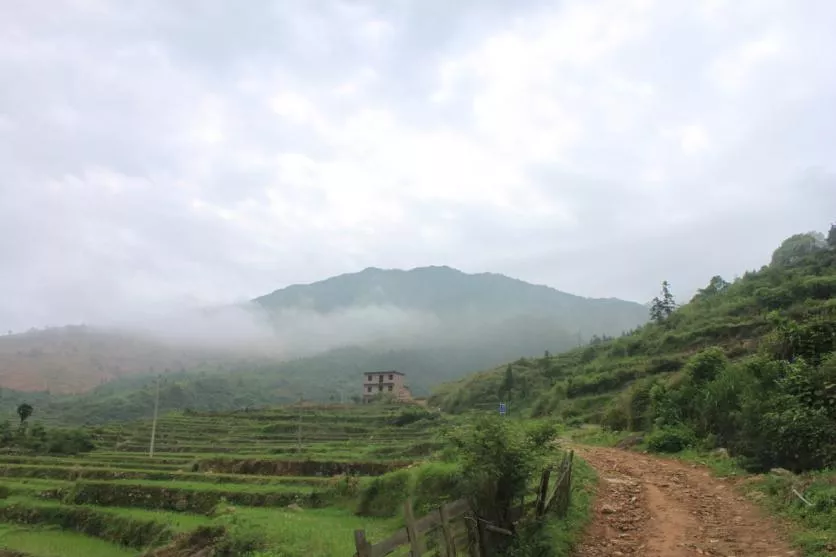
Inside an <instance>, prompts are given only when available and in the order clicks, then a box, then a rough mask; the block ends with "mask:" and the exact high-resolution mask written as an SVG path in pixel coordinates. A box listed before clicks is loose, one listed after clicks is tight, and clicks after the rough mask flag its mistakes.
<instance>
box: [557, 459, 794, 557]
mask: <svg viewBox="0 0 836 557" xmlns="http://www.w3.org/2000/svg"><path fill="white" fill-rule="evenodd" d="M574 448H575V450H576V452H577V453H578V454H579V455H580V456H581V457H583V458H584V459H585V460H586V461H587V462H589V463H590V464H591V465H592V466H593V467H594V468H595V469H596V470H597V471H598V475H599V478H600V485H599V491H598V498H597V500H596V503H595V511H594V512H595V515H594V518H593V522H592V524H591V526H590V528H589V530H588V532H587V534H586V536H585V538H584V541H583V543H581V544H580V546H579V547H578V548H577V550H576V552H575V555H576V557H604V556H607V557H609V556H619V555H640V556H642V557H645V556H646V557H685V556H687V557H693V556H694V555H717V556H719V555H722V556H726V557H732V556H734V557H787V556H791V555H796V556H797V555H800V553H799V552H796V551H793V550H791V549H790V546H789V544H788V543H786V542H785V541H784V540H783V539H782V538H781V534H780V532H781V531H780V528H778V526H777V524H776V523H774V522H773V521H771V520H770V519H769V518H768V517H765V516H764V515H763V513H761V512H759V510H758V509H757V508H756V507H755V506H754V505H753V504H752V503H751V502H749V501H747V500H746V499H745V498H744V497H742V496H741V495H738V494H737V493H735V492H734V490H733V487H732V485H731V483H730V482H729V481H726V480H723V479H719V478H714V477H712V476H711V474H710V473H709V472H708V470H706V469H704V468H702V467H698V466H696V465H690V464H686V463H682V462H678V461H673V460H666V459H661V458H658V457H654V456H649V455H644V454H640V453H636V452H630V451H624V450H620V449H611V448H599V447H574Z"/></svg>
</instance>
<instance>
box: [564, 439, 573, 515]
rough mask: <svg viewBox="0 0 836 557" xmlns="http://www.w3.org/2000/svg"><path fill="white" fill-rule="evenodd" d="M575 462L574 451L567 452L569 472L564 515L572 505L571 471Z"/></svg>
mask: <svg viewBox="0 0 836 557" xmlns="http://www.w3.org/2000/svg"><path fill="white" fill-rule="evenodd" d="M574 461H575V451H574V450H571V451H569V470H568V471H567V474H568V476H569V477H568V478H567V479H566V513H564V515H565V514H567V513H568V512H569V506H570V505H571V504H572V469H573V468H574V466H573V463H574Z"/></svg>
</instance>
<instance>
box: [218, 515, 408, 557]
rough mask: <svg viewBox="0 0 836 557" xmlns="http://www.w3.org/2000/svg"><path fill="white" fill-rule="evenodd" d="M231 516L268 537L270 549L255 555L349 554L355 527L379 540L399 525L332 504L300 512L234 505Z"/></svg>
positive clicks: (396, 522) (264, 556) (370, 537)
mask: <svg viewBox="0 0 836 557" xmlns="http://www.w3.org/2000/svg"><path fill="white" fill-rule="evenodd" d="M233 516H237V517H238V519H239V520H241V521H242V522H243V523H245V524H247V525H248V527H249V528H256V529H257V530H259V531H261V532H263V534H264V535H265V537H266V538H267V541H268V544H269V547H270V549H269V550H267V551H263V552H261V553H257V554H256V555H257V556H258V557H290V556H294V555H323V556H326V555H335V556H336V555H352V554H353V553H354V551H355V547H354V530H355V529H365V530H366V536H367V537H368V539H370V540H381V539H385V538H386V537H387V536H389V535H390V534H391V533H392V532H394V531H395V530H397V528H398V527H399V522H398V520H397V519H373V518H368V517H357V516H354V515H353V514H351V512H350V511H348V510H344V509H339V508H333V507H332V508H326V509H315V510H302V511H293V510H284V509H282V510H279V509H276V510H268V509H257V508H237V509H235V512H234V515H233ZM230 520H232V519H230Z"/></svg>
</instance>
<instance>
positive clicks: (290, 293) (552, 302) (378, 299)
mask: <svg viewBox="0 0 836 557" xmlns="http://www.w3.org/2000/svg"><path fill="white" fill-rule="evenodd" d="M254 301H255V303H256V304H258V305H260V306H261V307H263V308H265V309H267V310H268V311H271V312H277V311H284V310H289V309H295V310H308V311H313V312H317V313H321V314H329V313H334V312H337V311H340V310H347V309H351V308H358V307H367V306H384V307H385V306H392V307H396V308H399V309H402V310H414V311H420V312H425V313H430V314H433V315H436V316H440V317H443V318H445V319H452V320H454V321H455V320H457V319H463V318H467V317H471V316H473V317H477V318H478V319H483V318H485V317H487V318H489V319H490V320H492V321H495V320H497V319H502V318H505V317H518V316H548V317H550V318H552V319H553V320H554V321H555V322H556V323H559V324H561V325H562V326H563V327H564V329H565V330H566V332H569V333H575V332H580V333H581V334H582V335H585V336H591V335H593V334H601V333H615V332H621V331H624V330H627V329H631V328H633V327H635V326H636V325H637V324H640V323H643V322H644V321H645V320H646V318H647V310H646V309H645V308H644V307H643V306H641V305H640V304H637V303H634V302H626V301H624V300H619V299H615V298H605V299H600V298H584V297H581V296H575V295H573V294H567V293H565V292H561V291H559V290H556V289H554V288H551V287H548V286H542V285H534V284H530V283H527V282H524V281H521V280H517V279H513V278H509V277H506V276H504V275H500V274H494V273H480V274H468V273H463V272H461V271H458V270H456V269H452V268H450V267H446V266H441V267H419V268H416V269H412V270H409V271H402V270H384V269H377V268H374V267H370V268H368V269H365V270H364V271H361V272H359V273H351V274H345V275H339V276H336V277H333V278H329V279H327V280H323V281H320V282H315V283H313V284H307V285H294V286H289V287H287V288H283V289H281V290H277V291H275V292H273V293H271V294H267V295H266V296H261V297H260V298H256V299H255V300H254Z"/></svg>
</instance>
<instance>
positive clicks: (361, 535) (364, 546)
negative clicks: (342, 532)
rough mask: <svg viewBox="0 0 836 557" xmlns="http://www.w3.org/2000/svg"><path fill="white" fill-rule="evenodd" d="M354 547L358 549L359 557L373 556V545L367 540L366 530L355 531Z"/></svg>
mask: <svg viewBox="0 0 836 557" xmlns="http://www.w3.org/2000/svg"><path fill="white" fill-rule="evenodd" d="M354 547H355V548H356V549H357V554H356V555H357V557H372V546H371V544H369V542H367V541H366V531H365V530H355V531H354Z"/></svg>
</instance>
